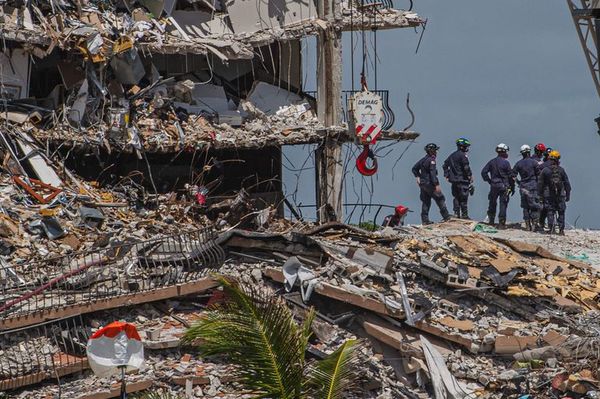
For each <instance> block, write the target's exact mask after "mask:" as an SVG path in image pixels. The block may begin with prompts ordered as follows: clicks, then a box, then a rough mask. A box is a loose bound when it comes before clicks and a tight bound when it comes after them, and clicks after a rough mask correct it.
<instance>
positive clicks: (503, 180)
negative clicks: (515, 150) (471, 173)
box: [481, 143, 515, 229]
mask: <svg viewBox="0 0 600 399" xmlns="http://www.w3.org/2000/svg"><path fill="white" fill-rule="evenodd" d="M508 150H509V148H508V146H507V145H506V144H504V143H500V144H498V146H497V147H496V153H497V154H498V156H497V157H496V158H494V159H492V160H490V161H489V162H488V163H487V164H486V165H485V166H484V167H483V169H482V171H481V177H482V178H483V180H484V181H486V182H488V183H489V185H490V193H489V195H488V200H489V205H488V212H487V215H488V220H489V223H490V224H494V220H495V218H496V209H497V206H498V199H500V210H499V212H498V228H501V229H503V228H505V227H506V208H507V207H508V200H509V195H514V193H515V180H514V178H513V173H512V168H511V167H510V162H509V161H508V159H507V158H508Z"/></svg>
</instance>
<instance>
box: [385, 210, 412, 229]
mask: <svg viewBox="0 0 600 399" xmlns="http://www.w3.org/2000/svg"><path fill="white" fill-rule="evenodd" d="M407 213H408V208H407V207H405V206H404V205H398V206H397V207H396V208H394V214H393V215H388V216H386V217H385V219H383V223H382V226H383V227H398V226H404V219H405V218H406V214H407Z"/></svg>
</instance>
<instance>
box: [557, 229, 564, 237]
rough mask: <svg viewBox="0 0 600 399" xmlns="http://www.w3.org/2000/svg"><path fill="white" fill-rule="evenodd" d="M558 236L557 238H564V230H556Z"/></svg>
mask: <svg viewBox="0 0 600 399" xmlns="http://www.w3.org/2000/svg"><path fill="white" fill-rule="evenodd" d="M558 235H559V236H564V235H565V229H563V228H561V229H560V230H558Z"/></svg>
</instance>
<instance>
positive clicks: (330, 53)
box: [315, 0, 344, 223]
mask: <svg viewBox="0 0 600 399" xmlns="http://www.w3.org/2000/svg"><path fill="white" fill-rule="evenodd" d="M318 6H319V9H318V11H319V16H320V18H322V19H324V20H326V21H327V22H329V27H330V28H329V29H327V30H322V31H321V32H320V33H319V36H318V37H317V115H318V116H319V120H320V121H321V122H322V123H323V124H324V125H325V126H337V125H339V124H340V123H341V121H342V107H341V96H342V32H341V29H339V30H337V29H334V28H333V26H334V22H335V21H336V20H337V19H339V18H340V17H341V14H340V0H320V1H319V4H318ZM343 174H344V170H343V165H342V145H341V144H340V143H338V142H337V140H336V139H334V138H330V137H325V138H324V142H323V143H322V144H321V145H320V146H319V148H317V150H316V152H315V178H316V185H317V187H316V196H317V198H316V203H317V218H318V221H319V222H320V223H326V222H329V221H332V220H338V221H339V220H342V218H343V208H342V200H343V198H342V180H343Z"/></svg>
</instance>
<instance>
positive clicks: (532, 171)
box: [513, 144, 540, 231]
mask: <svg viewBox="0 0 600 399" xmlns="http://www.w3.org/2000/svg"><path fill="white" fill-rule="evenodd" d="M521 155H522V156H523V159H521V160H520V161H519V162H517V163H516V164H515V167H514V168H513V177H514V178H515V180H516V179H517V178H520V180H517V181H518V183H519V193H520V194H521V208H522V209H523V220H524V221H525V228H526V229H527V230H529V231H533V230H537V228H538V221H539V215H538V212H539V209H540V204H539V202H538V193H537V188H538V187H537V186H538V182H537V169H538V162H537V161H536V160H535V158H533V157H532V156H531V147H529V146H528V145H527V144H523V145H522V146H521Z"/></svg>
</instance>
